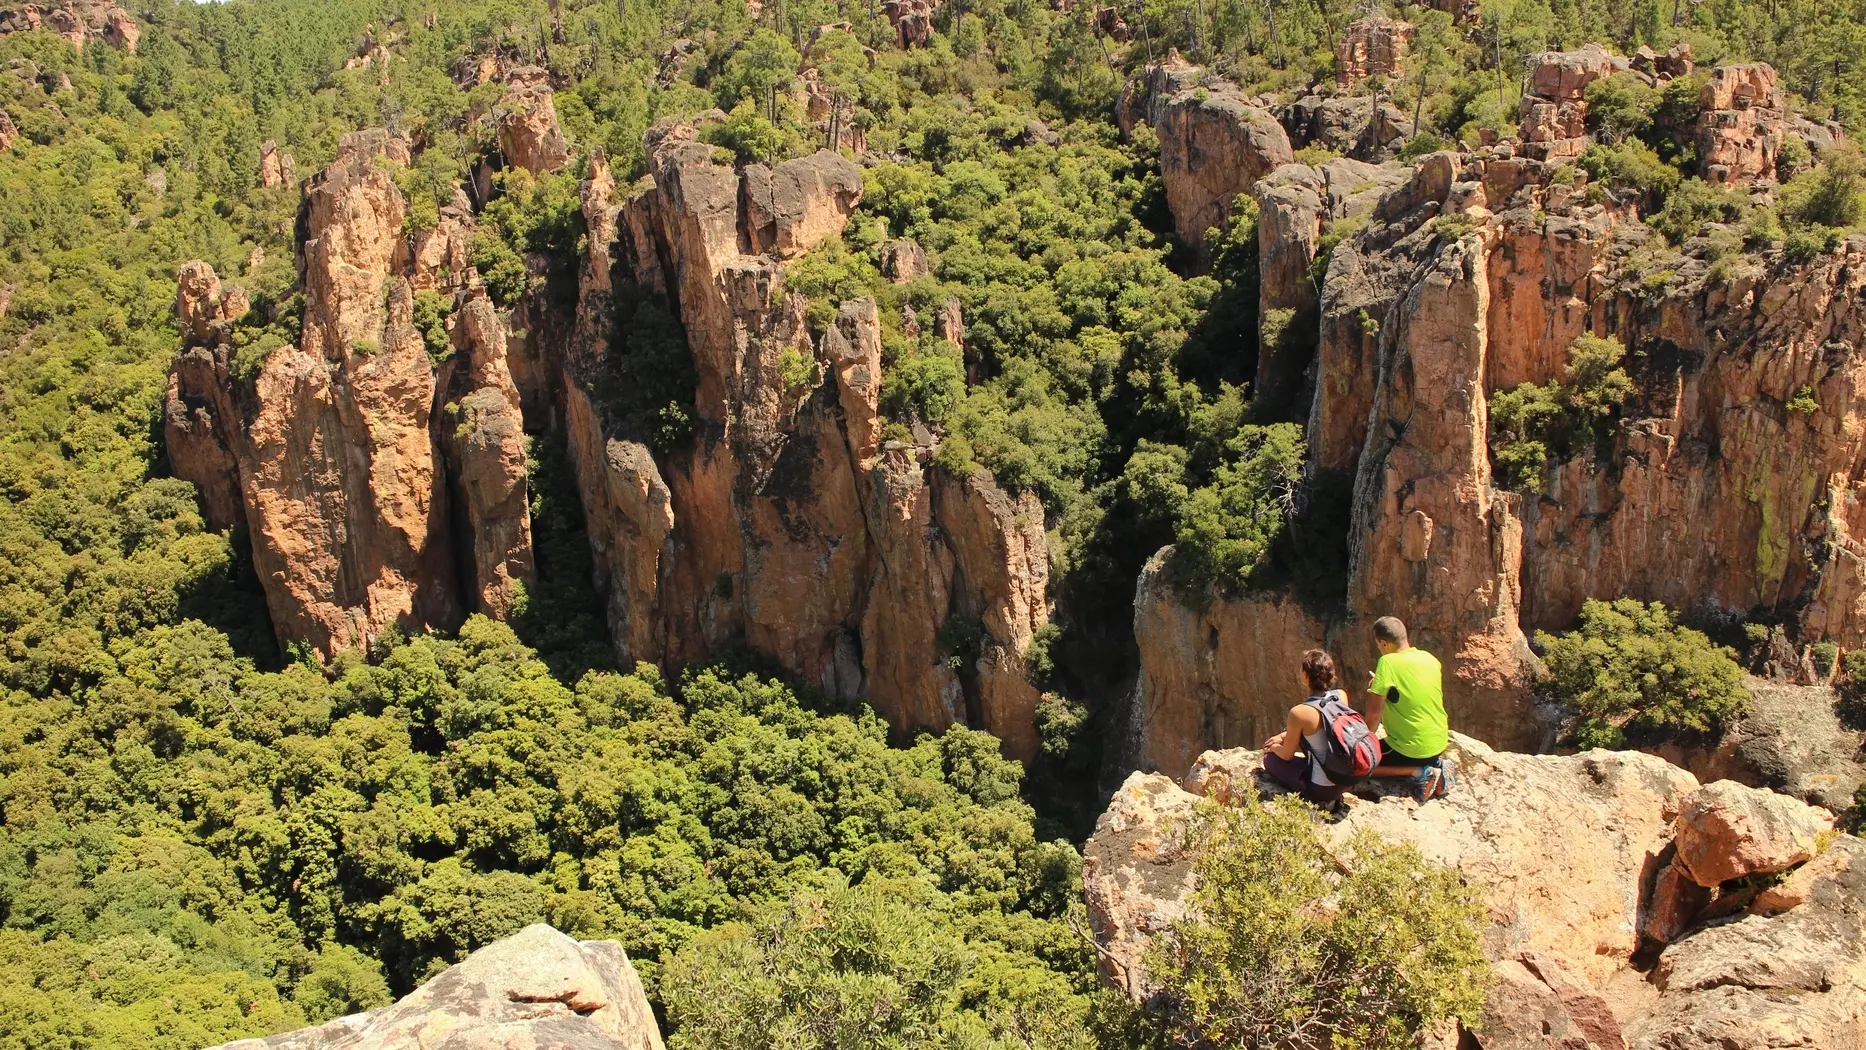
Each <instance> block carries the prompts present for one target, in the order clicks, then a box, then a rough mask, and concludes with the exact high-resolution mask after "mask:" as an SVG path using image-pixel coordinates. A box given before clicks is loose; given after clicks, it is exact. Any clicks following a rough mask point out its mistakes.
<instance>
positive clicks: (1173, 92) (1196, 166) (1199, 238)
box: [1117, 52, 1294, 248]
mask: <svg viewBox="0 0 1866 1050" xmlns="http://www.w3.org/2000/svg"><path fill="white" fill-rule="evenodd" d="M1200 79H1201V78H1200V73H1199V70H1198V67H1196V66H1191V65H1189V64H1187V63H1186V62H1184V61H1183V60H1182V59H1180V58H1179V55H1178V52H1173V53H1172V54H1170V55H1169V56H1168V57H1167V59H1166V60H1165V61H1163V62H1160V63H1156V64H1155V65H1152V66H1149V67H1147V69H1145V70H1143V71H1142V72H1141V73H1140V74H1138V75H1137V76H1136V77H1135V79H1134V80H1133V81H1131V82H1130V83H1129V84H1128V86H1127V88H1126V89H1125V90H1124V91H1123V92H1122V97H1121V102H1120V105H1119V109H1118V112H1117V117H1118V119H1119V121H1120V124H1121V126H1122V128H1123V129H1128V130H1131V129H1132V128H1133V127H1134V126H1135V125H1136V124H1137V123H1138V122H1140V121H1142V120H1144V121H1145V122H1146V123H1147V124H1149V125H1151V126H1152V127H1153V131H1154V133H1155V134H1156V135H1158V136H1159V139H1160V171H1161V175H1162V177H1163V179H1164V181H1165V183H1166V203H1167V206H1168V207H1169V208H1170V209H1172V212H1173V230H1174V232H1175V233H1177V234H1178V235H1179V239H1180V240H1182V241H1184V242H1185V243H1186V244H1189V245H1191V246H1193V247H1195V248H1201V247H1203V246H1204V244H1205V231H1206V230H1208V229H1223V228H1224V226H1225V223H1226V222H1227V221H1228V220H1229V219H1230V216H1231V204H1232V202H1233V201H1235V200H1236V199H1237V196H1238V194H1240V193H1248V192H1250V189H1251V187H1252V186H1253V185H1255V184H1256V182H1257V180H1258V179H1260V178H1262V177H1264V176H1265V175H1268V174H1269V173H1270V172H1272V171H1275V170H1276V169H1277V167H1278V166H1280V165H1283V164H1287V163H1289V162H1290V161H1291V160H1293V159H1294V154H1293V152H1292V151H1291V149H1290V145H1289V135H1288V133H1287V132H1285V131H1284V130H1283V126H1282V125H1281V124H1279V123H1277V121H1276V118H1275V117H1273V116H1271V115H1270V113H1269V111H1268V110H1265V109H1263V108H1262V107H1260V106H1257V105H1255V104H1253V103H1252V102H1250V101H1248V100H1246V99H1245V98H1244V97H1243V96H1242V95H1241V94H1240V93H1239V92H1238V89H1237V87H1236V85H1233V84H1231V83H1228V82H1226V81H1222V80H1212V81H1211V82H1210V83H1209V84H1203V85H1201V84H1200Z"/></svg>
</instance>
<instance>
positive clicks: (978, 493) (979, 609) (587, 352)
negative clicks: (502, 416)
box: [563, 128, 1049, 759]
mask: <svg viewBox="0 0 1866 1050" xmlns="http://www.w3.org/2000/svg"><path fill="white" fill-rule="evenodd" d="M653 152H654V158H655V162H654V166H653V173H652V176H651V178H650V179H649V180H646V181H645V182H644V184H643V185H642V186H640V187H637V188H636V190H635V191H634V192H633V193H632V194H631V195H630V196H628V197H627V199H626V200H624V201H621V202H617V201H616V200H615V189H614V186H613V182H612V180H611V179H610V178H609V176H608V173H607V171H606V170H604V169H601V168H599V169H597V170H596V171H594V172H593V173H592V178H591V179H590V180H589V182H588V183H586V185H585V191H584V209H585V217H586V221H587V223H588V225H589V228H590V229H591V231H592V236H591V238H590V245H591V256H590V258H588V259H586V260H585V271H584V274H583V295H582V302H581V303H580V305H579V313H578V319H577V325H576V330H577V336H576V339H575V342H574V345H573V346H572V348H571V350H570V352H569V353H568V355H567V359H568V361H569V363H570V365H569V367H568V368H567V369H566V372H565V374H566V386H565V390H564V393H563V397H564V401H565V403H566V405H567V410H566V413H565V418H566V421H567V425H568V429H569V436H570V447H571V449H572V451H573V457H574V459H575V462H576V466H577V473H578V478H579V484H580V488H581V491H582V495H583V500H584V505H585V508H586V513H587V514H588V517H589V521H590V534H591V543H592V545H593V546H594V548H595V550H596V554H597V560H598V565H599V574H600V575H601V576H602V579H603V584H604V588H605V590H606V592H607V602H608V607H609V612H610V626H611V631H612V634H613V636H614V640H615V643H616V646H617V649H618V652H619V653H620V654H621V655H622V656H623V658H624V659H625V660H631V659H647V660H651V661H659V662H665V663H668V664H678V663H683V662H687V661H691V660H696V659H702V658H704V657H706V656H708V655H709V654H712V653H714V652H717V651H719V650H720V649H721V648H722V647H724V646H727V645H730V644H734V643H737V642H745V643H749V644H750V645H752V646H754V647H756V648H758V649H760V650H761V651H764V652H767V653H769V654H771V655H772V656H774V657H775V658H776V659H777V660H778V661H779V662H780V663H781V664H782V665H783V666H784V667H785V668H786V669H787V670H789V671H790V672H792V673H794V674H797V675H800V676H802V677H804V678H805V679H807V680H809V681H811V682H813V683H816V684H818V685H820V686H821V687H822V688H823V689H824V690H825V691H827V692H829V693H831V694H832V695H836V696H841V697H851V698H853V697H862V698H866V699H868V700H870V701H871V702H873V703H874V704H875V705H876V706H877V707H878V708H879V709H880V710H881V711H882V713H883V714H884V715H886V716H887V717H888V718H889V720H890V721H891V722H892V723H893V724H894V725H895V726H896V727H897V728H900V729H902V730H912V729H918V728H931V729H941V728H944V727H945V726H947V725H950V724H952V723H953V722H955V721H960V722H965V723H967V724H971V725H974V726H977V727H980V728H985V729H988V730H990V731H991V732H993V733H995V734H997V735H998V736H999V737H1000V738H1001V739H1002V740H1003V741H1004V744H1005V748H1006V751H1007V752H1008V753H1010V754H1012V755H1015V756H1017V757H1020V758H1025V759H1028V758H1030V757H1031V756H1033V755H1034V754H1035V750H1036V736H1035V729H1034V726H1033V724H1032V717H1033V713H1034V710H1035V705H1036V701H1037V694H1036V690H1035V688H1034V687H1033V686H1031V684H1030V683H1029V682H1028V680H1027V677H1026V675H1025V673H1024V666H1023V665H1024V654H1025V652H1026V650H1027V649H1028V647H1029V644H1030V640H1031V638H1032V636H1033V634H1034V632H1035V631H1036V630H1037V629H1038V628H1039V627H1041V626H1042V624H1043V623H1044V622H1046V621H1047V619H1048V616H1049V609H1048V597H1047V580H1048V572H1049V564H1048V551H1047V548H1046V545H1045V540H1044V531H1043V513H1042V509H1041V507H1040V506H1039V505H1038V504H1037V502H1036V500H1035V497H1034V496H1033V495H1030V494H1024V495H1022V496H1018V497H1012V496H1010V495H1008V494H1006V493H1004V492H1003V491H1001V490H1000V489H999V488H998V487H997V486H996V485H995V484H994V483H993V482H992V481H991V480H990V479H989V477H988V476H986V475H983V474H975V475H972V476H969V477H963V478H960V477H952V476H950V475H948V474H946V473H945V472H943V471H942V470H939V469H937V468H933V467H930V466H929V465H928V461H929V459H930V455H931V449H930V448H929V447H926V446H924V445H910V444H906V443H902V442H889V443H886V444H885V446H884V444H883V442H882V441H881V434H880V419H879V408H878V401H879V397H880V377H881V330H880V318H879V316H878V314H877V312H876V308H875V304H874V303H873V302H871V301H868V300H858V301H853V302H847V303H843V304H842V306H841V310H840V314H839V315H838V316H837V317H836V319H835V320H834V322H833V323H832V324H830V325H829V326H828V327H827V328H826V329H825V330H823V331H821V332H812V331H810V328H809V324H808V322H807V320H806V315H805V305H806V304H805V301H804V299H803V298H802V297H801V296H799V295H796V294H794V293H791V292H789V291H788V290H787V289H786V288H785V284H784V273H785V260H787V259H790V258H793V257H795V256H797V255H800V254H802V253H803V252H805V251H807V250H809V249H810V248H811V247H813V246H815V245H816V244H819V243H821V242H822V241H823V240H824V239H825V238H829V237H834V236H838V235H840V233H841V231H842V227H843V224H844V222H845V221H846V220H847V218H848V216H849V213H850V212H851V210H852V209H853V208H854V206H855V204H856V202H857V200H858V199H859V198H860V194H861V176H860V172H859V170H858V169H856V168H855V166H854V165H853V164H851V163H849V162H848V161H846V160H844V159H843V158H841V157H840V156H837V155H835V154H833V153H829V152H820V153H817V154H815V155H814V156H810V157H804V158H799V159H796V160H791V161H786V162H784V163H782V164H779V165H777V166H776V167H775V168H768V167H766V166H764V165H757V164H752V165H746V166H745V167H744V168H743V169H734V168H732V167H728V166H725V165H722V164H719V163H716V162H715V161H714V159H713V150H712V148H711V147H710V146H706V145H704V144H701V143H699V142H696V141H693V139H692V133H691V129H679V128H676V129H669V130H664V131H662V132H661V133H660V134H658V135H656V136H655V141H654V143H653ZM618 292H626V293H627V294H631V295H643V294H645V295H652V296H655V297H659V298H662V299H664V301H666V302H667V303H668V304H669V305H670V307H671V308H672V309H674V310H675V311H676V312H677V314H678V317H679V320H680V322H681V324H682V326H683V327H684V330H685V335H686V340H687V344H688V347H689V348H690V350H691V352H692V358H693V362H694V366H695V372H696V379H697V388H696V391H695V395H694V410H695V414H696V417H697V419H696V426H695V431H696V433H695V435H694V438H693V440H692V443H691V446H690V447H686V448H681V449H677V450H673V451H672V452H671V454H667V455H664V456H659V457H657V456H656V455H655V454H654V453H652V452H651V451H650V449H649V448H648V447H647V446H646V445H645V444H643V443H642V441H641V440H640V436H639V435H633V434H629V433H626V432H624V431H625V428H624V427H623V425H622V421H621V420H620V418H619V417H618V413H617V412H616V410H615V408H614V405H613V404H612V400H613V399H610V398H607V397H606V396H605V394H604V390H605V389H606V388H607V387H606V381H605V378H604V377H605V376H610V377H613V376H615V375H618V374H620V375H621V377H622V379H623V381H626V379H627V373H628V370H629V369H630V368H631V367H638V366H635V365H632V364H631V358H630V345H629V339H630V333H628V332H618V331H616V330H614V324H613V321H612V318H611V314H612V309H611V306H610V303H611V302H612V301H613V297H614V296H615V295H616V294H618ZM942 634H944V635H945V636H946V637H947V639H948V641H947V643H946V644H942V642H941V636H942ZM954 637H965V638H968V639H969V638H972V637H976V638H977V639H978V641H977V643H976V644H975V645H974V644H971V643H970V642H968V643H967V644H964V645H957V646H955V645H953V644H952V643H951V639H952V638H954Z"/></svg>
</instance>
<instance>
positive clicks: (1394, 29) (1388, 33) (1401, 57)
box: [1335, 17, 1413, 84]
mask: <svg viewBox="0 0 1866 1050" xmlns="http://www.w3.org/2000/svg"><path fill="white" fill-rule="evenodd" d="M1412 35H1413V27H1412V23H1410V22H1399V21H1395V20H1394V19H1391V18H1384V17H1374V18H1363V19H1361V20H1360V21H1358V22H1351V23H1349V24H1348V28H1347V30H1346V31H1344V32H1343V33H1342V34H1341V39H1340V40H1339V41H1338V42H1337V43H1336V44H1335V79H1336V80H1338V81H1340V82H1341V83H1343V84H1352V83H1354V82H1355V81H1357V80H1364V79H1366V78H1367V77H1388V78H1392V77H1397V76H1400V75H1401V74H1402V72H1403V63H1404V62H1405V59H1406V48H1407V47H1408V46H1409V45H1410V44H1411V43H1412Z"/></svg>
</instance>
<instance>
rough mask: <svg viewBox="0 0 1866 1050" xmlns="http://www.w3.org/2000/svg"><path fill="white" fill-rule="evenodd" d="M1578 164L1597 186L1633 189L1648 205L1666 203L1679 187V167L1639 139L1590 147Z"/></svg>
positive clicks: (1577, 161)
mask: <svg viewBox="0 0 1866 1050" xmlns="http://www.w3.org/2000/svg"><path fill="white" fill-rule="evenodd" d="M1575 163H1576V165H1577V166H1578V167H1579V168H1581V170H1583V171H1586V172H1587V176H1588V178H1589V179H1591V180H1593V182H1594V183H1595V184H1596V185H1605V186H1611V187H1613V188H1615V189H1626V190H1632V191H1634V192H1636V193H1638V194H1639V195H1640V196H1641V197H1643V198H1644V199H1645V201H1646V202H1647V203H1648V204H1663V203H1664V202H1665V201H1666V200H1667V199H1668V198H1670V196H1671V194H1672V192H1673V191H1675V190H1676V189H1678V184H1679V175H1678V169H1677V168H1674V167H1672V166H1671V165H1670V164H1667V163H1665V162H1664V161H1662V160H1660V159H1659V155H1658V154H1657V153H1654V152H1653V150H1652V147H1651V146H1648V145H1646V144H1645V143H1644V142H1641V141H1640V140H1638V139H1628V140H1626V141H1623V142H1619V143H1616V144H1614V145H1594V146H1589V147H1588V148H1587V151H1586V152H1584V153H1582V154H1581V156H1580V157H1579V158H1577V159H1576V161H1575Z"/></svg>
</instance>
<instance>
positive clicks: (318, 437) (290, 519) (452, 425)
mask: <svg viewBox="0 0 1866 1050" xmlns="http://www.w3.org/2000/svg"><path fill="white" fill-rule="evenodd" d="M408 159H409V158H408V149H407V145H406V144H405V143H404V142H402V141H401V140H400V139H397V138H394V137H392V136H389V135H386V134H384V133H383V132H380V131H375V132H361V133H358V134H355V135H349V136H345V138H344V141H343V144H342V146H341V148H340V150H339V155H338V159H337V160H336V162H334V163H333V164H332V165H331V167H330V168H329V169H327V170H326V171H324V172H323V173H322V174H320V175H318V176H317V177H316V178H314V179H312V180H311V181H310V183H309V184H308V186H307V189H306V194H305V202H304V205H303V217H302V219H301V229H303V230H304V231H305V233H306V239H305V241H304V243H303V245H302V246H301V254H302V263H301V274H302V279H303V289H304V300H305V306H304V322H303V327H302V331H301V333H300V337H299V340H298V343H297V345H295V346H286V347H280V348H278V349H277V350H274V351H272V352H271V353H270V355H269V356H267V357H266V358H265V359H264V360H263V361H261V362H254V363H252V364H251V365H250V366H246V365H242V366H239V367H238V368H237V369H236V366H235V363H234V354H233V348H232V345H231V340H230V339H229V328H230V325H231V323H232V322H233V321H234V320H237V318H238V316H239V315H240V314H241V313H244V312H245V308H244V305H243V302H242V301H241V300H240V299H239V298H238V297H237V293H235V292H232V291H228V290H224V289H221V288H220V287H219V282H218V281H217V280H216V279H215V278H214V275H213V273H212V271H211V270H210V269H208V268H207V267H206V266H205V265H203V264H190V265H189V266H188V267H185V268H184V271H183V275H182V281H181V293H180V302H179V304H178V319H179V320H180V322H181V327H182V329H183V333H184V342H185V344H186V345H185V348H184V350H183V352H182V353H181V354H180V355H179V356H178V357H177V359H176V362H175V365H174V366H173V367H172V368H171V371H170V389H169V396H168V401H167V406H166V429H167V438H168V445H169V449H170V459H171V462H172V464H173V465H174V467H175V470H176V473H177V474H178V475H179V476H181V477H184V478H187V479H188V480H190V481H193V482H194V483H195V485H196V487H197V489H198V491H200V493H201V494H202V502H203V506H204V508H205V509H206V512H207V516H208V518H209V521H210V522H212V523H213V524H215V525H216V526H220V527H225V526H227V525H231V524H233V523H235V522H237V521H240V520H242V519H243V520H244V522H245V523H246V524H247V525H248V526H249V527H250V529H251V533H252V544H253V560H254V565H255V567H256V569H257V570H258V574H259V578H260V581H261V583H262V584H263V585H264V587H265V591H266V599H267V603H268V605H269V606H270V608H271V611H272V618H273V627H274V629H275V630H276V631H277V632H278V634H279V636H280V638H281V640H284V641H290V642H302V643H304V644H307V645H309V646H310V647H311V648H312V649H313V650H314V651H316V652H318V653H322V654H326V655H328V654H331V653H334V652H336V651H338V650H341V649H348V648H354V647H358V646H361V645H364V644H366V643H367V642H368V641H369V639H370V638H372V637H373V636H375V635H376V634H377V633H379V632H381V631H382V630H384V629H385V628H388V627H390V626H392V625H393V626H398V627H401V628H404V629H421V628H427V627H446V626H451V625H453V624H455V623H458V622H459V620H460V619H461V618H462V617H463V616H464V615H465V613H466V612H468V611H471V610H482V611H486V612H488V613H492V614H494V615H500V614H503V613H504V612H505V611H507V610H508V609H509V608H510V606H511V602H512V599H513V588H514V586H515V585H516V584H517V583H518V582H519V581H520V580H522V579H523V578H524V577H526V576H527V575H529V572H530V564H531V553H530V546H531V540H530V526H529V521H528V518H527V511H526V497H525V466H524V446H523V436H522V431H521V429H520V426H519V421H518V419H517V409H516V398H515V394H514V393H513V389H512V382H511V379H510V376H509V374H508V373H507V370H506V368H505V364H504V356H505V341H504V337H503V333H502V332H501V331H500V328H499V322H498V320H497V319H496V318H495V317H494V316H493V315H492V310H491V306H490V303H488V302H487V301H486V300H485V299H484V298H483V293H475V292H473V291H472V290H471V289H470V288H468V287H467V284H466V282H467V281H468V280H470V276H469V275H470V270H469V269H468V268H466V267H465V266H464V265H460V266H459V267H458V268H454V267H453V266H452V265H451V264H457V263H459V264H463V260H464V258H465V244H466V241H467V239H468V238H469V236H470V234H471V221H472V220H471V217H470V216H469V215H467V214H466V213H464V212H463V211H461V210H459V209H458V208H457V207H456V206H450V207H449V208H447V209H445V210H444V211H443V213H442V216H441V220H440V222H439V224H438V225H437V226H436V227H435V228H434V229H433V230H430V231H427V232H426V233H424V234H422V235H421V236H420V237H419V238H413V237H410V236H409V235H408V234H407V233H406V232H405V230H404V225H403V219H404V208H405V202H404V200H403V198H402V195H401V192H400V191H399V190H398V189H397V188H396V186H395V182H394V178H393V175H392V168H393V167H394V166H396V165H402V164H406V163H407V162H408ZM437 266H438V267H439V268H438V269H437ZM417 289H421V290H424V292H426V293H428V294H440V295H442V297H443V301H448V300H450V299H451V300H452V301H457V302H460V303H461V304H462V307H463V308H462V309H461V310H459V311H458V316H457V317H456V318H455V319H454V322H453V327H454V334H453V336H452V338H453V340H454V345H453V346H452V348H451V355H444V354H443V353H442V352H441V351H440V350H438V349H437V348H435V347H431V346H430V345H428V338H429V337H428V336H427V335H426V334H425V333H423V332H422V331H419V330H418V329H417V328H416V327H415V323H414V314H415V294H416V291H417ZM441 356H447V360H446V362H445V363H444V364H443V365H441V366H440V367H439V368H438V369H437V367H436V363H435V359H436V358H437V357H441ZM248 367H250V368H254V369H256V372H254V373H252V374H236V373H243V372H244V371H245V369H246V368H248ZM450 464H451V466H450ZM235 479H237V483H236V482H235ZM234 492H237V493H238V499H237V503H236V501H235V499H234V496H233V493H234ZM456 505H458V506H459V507H460V510H461V518H462V519H464V521H465V522H466V523H467V524H466V525H465V527H464V529H463V530H462V529H458V528H457V527H456V525H455V523H454V522H455V519H454V516H453V513H452V511H453V508H454V507H455V506H456ZM462 547H464V551H463V552H462V553H464V554H465V562H466V563H468V564H470V565H471V566H472V569H471V572H470V573H469V574H467V578H465V579H463V578H462V573H461V572H460V571H459V568H458V566H459V565H460V564H461V561H460V559H459V556H458V555H457V553H456V552H457V551H458V550H459V549H460V548H462Z"/></svg>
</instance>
